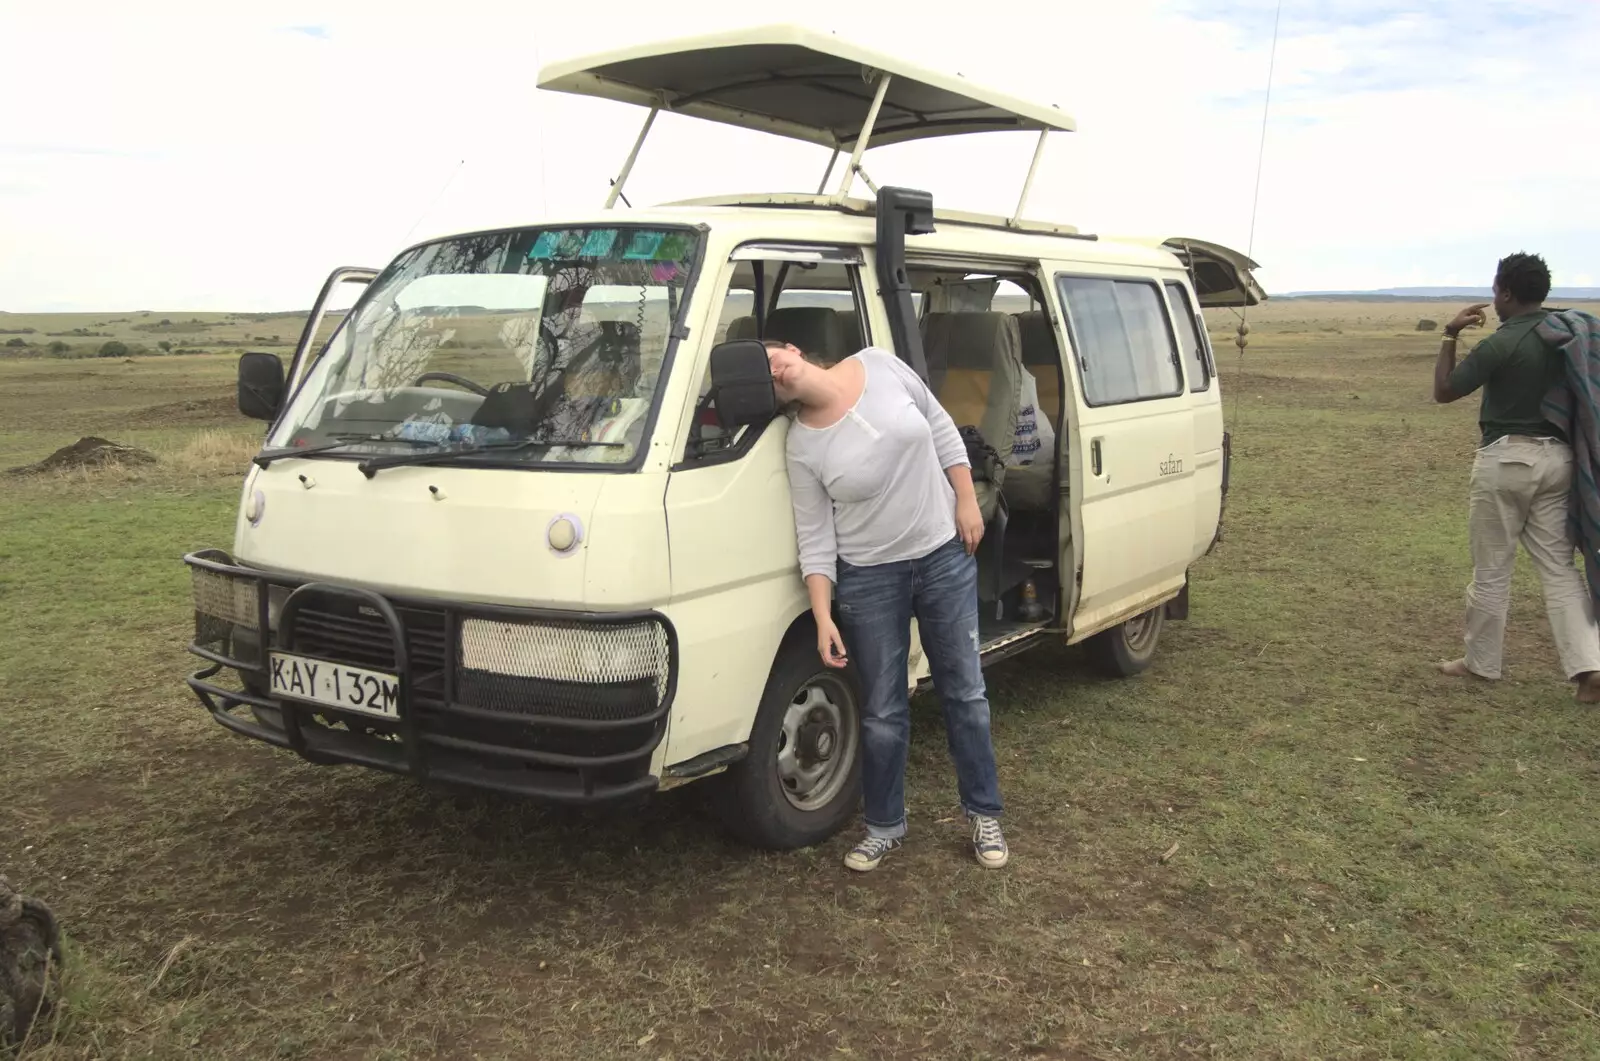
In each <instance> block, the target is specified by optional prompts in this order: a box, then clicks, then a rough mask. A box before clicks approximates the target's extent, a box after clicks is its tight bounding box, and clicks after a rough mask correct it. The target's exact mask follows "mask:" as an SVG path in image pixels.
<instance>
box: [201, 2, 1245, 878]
mask: <svg viewBox="0 0 1600 1061" xmlns="http://www.w3.org/2000/svg"><path fill="white" fill-rule="evenodd" d="M539 84H540V86H541V87H542V88H544V89H548V90H554V91H559V92H571V93H579V94H584V95H589V96H597V97H602V98H605V99H609V100H613V101H620V102H622V103H629V104H635V105H638V106H640V107H643V108H646V109H647V116H646V117H645V121H644V128H643V130H642V131H641V132H640V134H639V138H638V141H637V142H636V143H635V144H634V145H633V149H632V151H631V152H630V154H629V155H628V157H627V161H626V162H625V163H624V164H623V166H622V168H621V170H620V172H619V173H618V175H617V177H616V179H615V180H614V181H613V182H612V184H611V187H610V189H609V194H608V197H607V200H606V203H605V207H604V208H603V209H601V210H599V211H598V212H596V213H594V214H592V215H590V216H586V217H574V218H571V219H568V220H565V221H563V222H560V223H543V224H538V225H530V226H526V227H518V228H507V229H500V230H495V231H486V232H471V233H466V234H462V235H457V236H450V237H447V238H442V239H432V240H428V241H427V242H424V243H420V244H418V245H416V246H413V247H409V248H407V249H405V250H403V251H401V252H400V253H399V254H398V255H397V256H396V257H395V258H394V260H393V261H391V262H390V263H389V264H388V265H387V266H385V267H383V268H382V269H341V270H339V271H337V272H335V273H334V274H333V275H332V276H331V277H330V278H329V280H328V282H327V284H326V285H325V286H324V288H323V291H322V292H321V295H320V296H319V298H318V301H317V303H316V307H317V308H316V309H315V311H314V312H313V313H312V316H311V319H310V320H309V321H308V322H307V324H306V327H305V332H304V334H303V335H302V338H301V341H300V344H299V347H298V349H297V350H296V352H295V355H294V358H293V360H292V361H291V362H290V363H289V364H288V365H284V364H283V363H282V362H281V361H280V360H279V359H278V357H276V356H275V355H272V354H263V353H250V354H246V355H244V356H243V357H242V358H241V359H240V364H239V408H240V410H241V412H243V413H244V414H245V415H247V416H251V417H255V418H258V419H261V420H264V421H266V422H267V423H268V424H269V425H270V426H269V428H268V431H267V435H266V438H265V441H264V446H263V449H262V450H261V452H260V453H259V454H258V455H257V456H256V457H255V458H254V461H253V464H252V467H251V468H250V472H249V475H248V477H247V478H246V480H245V483H244V489H243V494H242V497H241V503H240V508H239V513H238V519H237V525H236V527H235V531H234V540H233V547H232V550H231V552H226V551H223V550H221V549H208V550H204V551H200V552H196V553H193V554H191V555H188V556H186V557H185V558H184V559H185V562H186V563H187V564H188V565H189V567H190V568H191V569H192V577H193V583H194V598H195V611H196V624H195V625H196V634H195V639H194V642H193V644H192V646H191V651H192V652H193V653H194V654H195V655H197V656H199V657H201V658H202V659H203V660H204V661H205V663H206V665H205V667H204V669H202V670H200V671H199V672H198V673H196V674H195V675H193V676H192V677H191V678H190V679H189V682H188V684H189V686H190V687H191V688H192V689H193V691H194V692H195V693H196V694H197V695H198V696H199V698H200V699H201V701H203V703H204V704H205V706H206V707H207V708H208V709H209V710H210V711H211V714H212V717H213V718H215V719H216V721H217V722H218V723H220V724H221V725H223V726H225V727H227V728H228V729H230V730H232V731H234V732H235V733H239V734H242V735H244V736H247V737H252V738H254V739H257V740H261V741H265V742H267V743H269V744H274V745H278V746H279V747H282V748H288V749H292V750H293V751H294V752H296V753H297V754H299V755H300V756H301V757H303V758H305V759H307V760H309V761H311V762H314V763H322V764H330V765H331V764H347V763H354V764H359V765H362V766H367V767H373V768H376V769H379V770H387V771H391V772H394V773H398V774H405V775H409V776H412V777H415V778H417V779H419V780H433V781H439V782H447V783H453V784H459V785H468V786H475V787H478V788H483V789H492V790H496V791H500V792H506V793H513V794H516V795H521V796H526V797H531V798H534V799H538V800H544V801H551V802H557V803H565V804H585V805H598V804H618V803H627V802H628V801H631V800H637V799H640V798H643V797H645V796H647V795H648V794H650V793H653V792H657V791H660V790H663V789H666V788H669V787H673V786H677V785H681V784H684V783H685V782H688V781H692V780H704V781H705V783H706V784H707V785H709V786H713V789H712V791H711V793H710V794H711V795H712V796H713V797H714V799H713V802H714V804H715V805H716V806H717V807H719V808H720V814H721V817H722V819H723V820H724V821H725V823H726V825H727V827H728V829H729V830H730V831H731V832H732V833H733V834H734V835H735V836H737V837H738V838H740V839H741V840H743V841H744V842H747V843H749V844H753V845H757V846H762V847H774V848H792V847H798V846H804V845H809V844H814V843H817V842H819V841H821V840H823V839H825V838H826V837H828V836H830V835H831V834H833V833H834V832H835V831H836V830H838V829H839V828H840V827H841V826H842V825H844V824H845V823H846V822H847V821H848V820H849V819H850V817H851V815H852V814H853V813H854V811H855V809H856V806H857V799H858V795H859V758H860V755H859V742H858V740H857V714H858V703H859V695H860V694H859V692H858V690H857V687H856V685H855V683H854V681H853V680H852V676H851V674H850V673H849V672H848V671H846V672H842V673H841V672H836V671H829V670H826V669H824V668H823V667H822V666H821V664H820V662H819V660H818V658H817V652H816V639H815V637H814V635H813V630H812V626H811V619H810V613H809V609H808V606H807V598H806V591H805V587H804V585H803V584H802V582H801V579H800V575H799V565H798V560H797V556H796V546H795V532H794V524H793V517H792V514H791V510H790V506H789V496H788V480H787V477H786V472H785V462H784V437H785V432H786V430H787V427H788V420H787V419H786V418H785V417H783V416H782V415H779V414H778V410H777V408H776V405H775V402H774V397H773V393H772V386H771V379H770V376H769V375H768V372H767V363H766V354H765V351H764V349H763V348H762V346H761V345H760V342H759V341H758V340H759V339H761V338H766V337H781V338H783V339H787V340H790V341H792V342H794V343H795V344H796V345H798V346H799V347H801V348H802V349H803V350H805V351H807V352H809V353H810V354H812V355H814V356H815V357H818V358H821V359H824V360H830V361H831V360H836V359H839V358H843V357H846V356H848V355H850V354H852V353H854V352H855V351H857V350H859V349H861V348H862V347H864V346H867V345H875V346H880V347H884V348H886V349H890V350H892V351H893V352H894V353H895V354H897V355H898V356H899V357H901V358H903V359H904V360H905V361H906V362H907V364H909V365H910V366H912V367H913V368H914V369H915V370H916V371H917V373H918V374H919V375H921V376H922V377H923V378H924V379H925V380H926V381H927V382H928V384H929V386H930V387H931V388H932V390H933V392H934V393H935V394H936V395H937V396H938V398H939V400H940V402H941V403H942V404H943V405H944V407H945V408H946V409H947V410H949V412H950V413H951V415H952V416H953V417H954V419H955V421H956V423H957V424H958V425H961V426H964V427H971V428H974V429H976V431H977V433H978V435H980V436H981V438H982V440H983V443H984V445H983V446H975V447H974V451H975V452H977V453H978V454H979V455H980V458H981V459H980V461H979V468H978V469H977V473H978V475H977V477H978V478H979V479H980V482H979V491H980V500H981V504H982V507H983V510H984V515H985V517H986V519H987V520H988V523H989V526H988V532H987V534H986V535H985V537H984V544H983V547H982V549H981V550H980V553H979V563H980V580H981V589H980V600H981V604H982V608H983V615H984V619H983V626H982V630H981V636H982V642H983V643H982V649H983V654H984V658H985V660H986V661H989V662H993V661H997V660H1001V659H1005V658H1007V657H1011V656H1015V655H1016V654H1018V653H1020V652H1023V651H1024V650H1026V649H1028V648H1031V647H1033V646H1036V645H1041V644H1044V643H1046V642H1047V641H1060V640H1062V639H1065V640H1066V641H1067V642H1072V643H1076V642H1086V643H1087V645H1088V647H1089V649H1090V650H1091V652H1090V654H1091V656H1092V658H1094V659H1096V660H1097V661H1098V662H1099V663H1100V664H1101V665H1102V666H1104V667H1105V668H1107V669H1109V670H1110V671H1111V672H1113V673H1115V674H1119V675H1131V674H1134V673H1136V672H1138V671H1140V670H1141V669H1143V668H1144V667H1145V666H1146V665H1147V664H1148V663H1149V661H1150V658H1151V655H1152V653H1153V652H1154V651H1155V649H1156V643H1157V641H1158V639H1159V637H1160V635H1161V631H1162V626H1163V623H1164V621H1166V620H1170V619H1182V618H1183V617H1184V616H1185V614H1186V610H1187V605H1188V572H1189V570H1190V567H1191V565H1193V564H1194V563H1195V561H1196V560H1198V559H1199V558H1201V557H1202V556H1204V555H1205V554H1206V553H1207V551H1208V550H1209V549H1210V547H1211V546H1212V545H1213V543H1214V542H1215V540H1216V538H1217V535H1218V533H1219V527H1220V520H1221V510H1222V505H1223V498H1224V495H1225V494H1226V491H1227V478H1228V445H1227V436H1226V434H1225V433H1224V431H1223V418H1222V402H1221V395H1220V393H1219V388H1218V384H1217V380H1216V372H1215V368H1214V363H1213V357H1212V350H1211V347H1210V345H1209V343H1208V340H1207V335H1206V329H1205V327H1204V325H1203V322H1202V318H1201V309H1202V307H1208V306H1246V305H1251V304H1254V303H1255V302H1257V301H1259V300H1260V299H1262V298H1264V297H1265V295H1264V293H1263V292H1262V291H1261V289H1260V287H1259V286H1258V285H1257V283H1256V281H1255V280H1254V278H1253V277H1252V275H1251V270H1252V269H1253V268H1256V266H1255V263H1253V262H1251V261H1249V260H1248V259H1247V258H1246V257H1244V256H1243V255H1240V254H1238V253H1236V252H1233V251H1230V250H1227V249H1226V248H1223V247H1218V246H1215V245H1213V244H1209V243H1205V242H1202V241H1199V240H1191V239H1162V238H1155V239H1110V238H1106V237H1103V236H1097V235H1091V234H1087V233H1083V232H1079V231H1078V230H1077V229H1075V228H1073V227H1072V226H1070V225H1064V224H1056V223H1051V222H1044V221H1037V220H1033V219H1029V218H1027V217H1026V216H1025V215H1024V209H1025V206H1026V200H1027V196H1028V190H1029V186H1030V185H1031V184H1032V182H1033V169H1036V168H1037V166H1038V158H1039V155H1038V153H1037V152H1036V153H1035V155H1034V165H1033V167H1032V168H1031V169H1030V171H1029V173H1028V174H1027V175H1026V178H1025V179H1024V180H1023V182H1022V192H1021V196H1020V198H1019V200H1018V203H1017V209H1016V212H1015V213H1014V214H1013V215H1012V216H1010V217H998V216H983V215H976V214H966V213H957V212H953V211H945V210H943V209H941V208H939V207H937V206H936V205H935V204H934V203H933V201H932V199H931V197H930V196H929V195H928V194H927V193H926V192H922V191H917V190H912V189H907V188H894V187H882V188H879V187H877V186H876V185H875V184H873V182H872V179H871V177H870V176H869V175H868V174H867V172H866V170H865V168H864V166H863V152H864V151H865V150H866V148H867V147H868V145H869V144H871V145H873V146H880V145H887V144H897V143H904V142H907V141H911V140H917V139H922V138H928V137H935V136H947V135H956V134H973V133H980V132H985V131H990V130H1030V131H1034V132H1037V134H1038V139H1039V144H1040V146H1041V148H1042V146H1043V143H1044V141H1045V138H1046V137H1047V136H1048V135H1049V134H1050V133H1052V132H1064V131H1070V130H1072V128H1073V123H1072V120H1071V119H1070V118H1069V117H1068V116H1067V115H1065V114H1063V113H1062V112H1061V111H1059V110H1057V109H1056V108H1055V107H1052V106H1043V105H1039V104H1036V103H1030V102H1026V101H1023V100H1018V99H1012V98H1009V97H1007V96H1005V95H1001V94H999V93H996V92H990V91H986V90H984V89H983V88H981V87H979V86H977V85H973V84H970V83H969V82H968V81H967V80H966V79H964V78H962V77H960V76H959V75H948V74H941V73H935V72H930V71H926V70H919V69H916V68H914V67H912V66H909V65H907V64H905V63H902V62H900V61H898V60H896V59H894V58H892V57H890V56H885V55H878V54H874V53H873V52H871V51H869V50H867V49H864V48H861V47H857V46H855V45H852V44H849V43H846V42H844V41H842V40H840V39H839V38H837V37H835V36H833V35H831V34H826V33H819V32H814V31H810V30H805V29H800V28H796V27H790V26H779V27H773V28H768V29H762V30H741V31H738V32H735V33H728V34H723V35H719V36H711V37H705V38H701V39H696V40H688V41H680V42H673V43H666V44H656V45H651V46H647V47H641V48H634V49H630V50H628V51H624V52H618V53H615V54H610V55H603V56H600V57H597V58H591V59H586V60H583V61H579V62H567V63H559V64H555V65H553V66H550V67H548V68H546V69H544V70H543V71H541V74H540V80H539ZM661 111H671V112H674V113H677V114H683V115H689V116H693V117H697V118H702V119H706V120H709V121H714V122H723V123H727V124H730V125H736V126H742V127H746V128H751V129H757V130H761V131H764V132H767V133H771V134H776V135H780V136H787V137H793V138H798V139H800V140H804V141H808V142H811V143H815V144H820V145H822V146H823V147H827V148H831V149H832V150H833V155H832V159H831V160H830V162H829V164H828V169H827V172H826V173H824V174H823V175H822V179H821V182H820V183H819V184H818V186H817V188H818V190H817V193H816V194H791V193H783V194H778V193H772V194H768V193H761V194H753V195H747V196H737V197H731V198H721V199H708V200H697V201H692V202H680V203H674V204H671V205H667V206H662V207H659V208H651V209H636V208H633V207H631V206H630V205H628V203H627V200H626V198H625V193H624V187H625V184H626V181H627V178H628V173H629V171H630V170H631V169H632V167H633V163H634V160H635V159H636V158H637V157H638V156H639V152H640V150H641V148H642V147H643V146H644V143H645V140H646V134H647V133H648V132H649V129H650V126H651V123H652V121H653V120H654V118H655V117H656V115H657V114H658V113H660V112H661ZM841 162H842V168H840V163H841ZM836 171H837V177H836V178H833V175H834V174H835V172H836ZM830 178H833V179H830ZM863 185H864V186H865V189H867V190H870V193H871V195H872V197H871V198H863V197H858V196H856V195H855V194H854V193H855V191H856V189H857V187H858V186H863ZM619 200H620V201H621V205H620V206H619V205H618V203H619ZM349 284H355V285H359V287H358V290H359V295H358V297H357V298H356V300H355V302H354V305H353V307H352V308H351V309H350V310H349V311H348V312H347V313H345V314H344V315H343V317H342V319H338V318H336V317H328V320H329V321H330V323H332V322H336V323H334V326H333V328H332V334H331V338H329V339H328V340H327V341H326V342H325V343H314V342H313V339H314V337H316V336H317V335H318V329H319V324H320V323H321V322H322V321H323V319H324V317H325V312H324V307H325V306H326V305H327V304H328V302H329V299H330V297H331V296H332V294H333V293H334V292H335V290H336V289H338V290H342V289H344V285H349ZM906 680H907V683H908V685H910V686H913V687H917V686H921V685H925V684H926V683H927V682H928V667H927V664H926V662H925V661H924V660H923V658H922V657H921V654H920V652H919V651H917V649H916V646H915V641H914V642H913V652H912V657H911V665H910V669H909V672H908V674H907V675H906Z"/></svg>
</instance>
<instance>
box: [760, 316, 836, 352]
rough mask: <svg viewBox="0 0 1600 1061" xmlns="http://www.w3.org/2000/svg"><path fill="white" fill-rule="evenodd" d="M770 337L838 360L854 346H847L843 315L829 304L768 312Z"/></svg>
mask: <svg viewBox="0 0 1600 1061" xmlns="http://www.w3.org/2000/svg"><path fill="white" fill-rule="evenodd" d="M763 338H767V339H782V340H783V341H784V342H788V343H793V344H794V345H795V346H798V347H799V348H800V349H801V350H802V351H803V352H805V353H807V354H810V355H812V356H814V357H819V358H823V359H824V360H828V361H837V360H839V359H840V358H843V357H846V356H848V355H849V354H853V353H855V351H854V350H849V351H845V350H844V345H845V343H844V330H843V329H842V328H841V327H840V325H839V315H838V313H837V312H835V311H834V310H832V309H829V308H828V307H827V306H779V307H778V308H777V309H775V310H773V311H772V312H771V313H769V314H767V329H766V335H765V336H763Z"/></svg>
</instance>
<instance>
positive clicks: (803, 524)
mask: <svg viewBox="0 0 1600 1061" xmlns="http://www.w3.org/2000/svg"><path fill="white" fill-rule="evenodd" d="M853 356H854V357H855V358H856V359H857V360H859V361H860V362H861V364H862V367H863V368H864V369H865V371H866V384H865V386H864V387H863V388H862V391H861V397H860V398H859V399H858V400H857V401H856V403H855V405H853V406H851V407H850V409H849V411H847V412H846V413H845V414H844V416H842V417H840V418H839V420H838V421H837V422H836V423H834V424H832V425H830V426H828V427H820V428H818V427H807V426H806V425H805V424H803V423H801V422H800V421H799V419H798V418H796V419H795V420H794V422H793V423H792V424H791V426H790V428H789V437H788V443H787V454H788V464H789V491H790V494H791V495H792V496H793V499H794V525H795V534H796V537H797V538H798V539H799V543H800V574H801V576H802V577H804V576H806V575H815V574H822V575H826V576H828V578H829V580H836V578H837V568H838V564H837V561H838V560H839V559H841V558H842V559H844V560H845V561H846V562H848V563H851V564H856V565H860V566H869V565H872V564H887V563H893V562H895V561H898V560H913V559H917V558H919V557H923V556H926V555H928V554H929V553H931V552H932V551H933V550H935V549H937V548H939V547H940V546H941V545H944V544H945V543H946V542H948V541H950V540H951V539H953V538H954V537H955V535H956V517H955V508H956V495H955V490H954V489H953V488H952V487H951V486H950V480H949V478H948V477H947V476H946V475H945V469H946V468H950V467H953V466H955V465H957V464H961V465H969V466H970V462H969V461H968V459H967V447H966V444H965V443H963V442H962V441H961V433H960V432H959V431H957V430H956V425H955V421H953V420H951V419H950V414H949V413H947V412H945V411H944V409H943V408H942V407H941V406H940V405H939V402H938V401H937V400H936V399H935V398H934V396H933V393H932V392H931V391H929V390H928V387H927V385H926V384H925V383H923V382H922V380H921V379H919V378H918V377H917V374H916V373H915V372H913V371H912V370H911V368H910V367H909V366H908V365H906V364H905V363H904V362H903V361H901V360H900V359H899V358H897V357H895V356H894V354H892V353H890V352H889V351H887V350H883V349H880V348H878V347H868V348H867V349H865V350H862V351H861V352H860V353H858V354H855V355H853Z"/></svg>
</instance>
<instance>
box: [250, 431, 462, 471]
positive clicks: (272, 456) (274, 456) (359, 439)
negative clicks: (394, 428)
mask: <svg viewBox="0 0 1600 1061" xmlns="http://www.w3.org/2000/svg"><path fill="white" fill-rule="evenodd" d="M363 442H399V443H401V444H402V445H408V446H421V445H431V444H432V443H429V442H425V441H423V440H420V439H414V438H392V437H390V436H388V435H345V436H344V437H342V438H340V439H339V440H338V441H336V442H320V443H318V444H317V445H315V446H284V447H283V448H282V449H264V450H262V451H261V452H260V453H257V454H256V455H255V456H254V457H251V458H250V460H251V462H252V463H253V464H255V465H256V467H258V468H265V467H266V466H267V465H269V464H271V463H272V462H273V461H279V460H283V459H284V458H285V457H307V456H310V455H311V454H313V453H329V452H332V451H333V450H336V449H344V448H345V447H346V446H358V445H360V444H361V443H363ZM407 456H409V454H407Z"/></svg>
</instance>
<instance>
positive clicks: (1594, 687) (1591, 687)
mask: <svg viewBox="0 0 1600 1061" xmlns="http://www.w3.org/2000/svg"><path fill="white" fill-rule="evenodd" d="M1577 700H1578V703H1580V704H1600V671H1590V672H1589V673H1587V674H1580V675H1578V695H1577Z"/></svg>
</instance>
